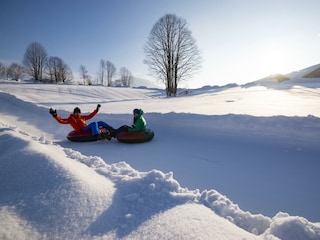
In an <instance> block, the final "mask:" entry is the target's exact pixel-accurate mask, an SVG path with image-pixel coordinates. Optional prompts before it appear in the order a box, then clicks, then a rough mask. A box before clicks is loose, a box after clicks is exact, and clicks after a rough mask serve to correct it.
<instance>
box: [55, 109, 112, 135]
mask: <svg viewBox="0 0 320 240" xmlns="http://www.w3.org/2000/svg"><path fill="white" fill-rule="evenodd" d="M100 107H101V105H100V104H98V105H97V108H96V109H95V110H94V111H93V112H92V113H90V114H89V115H81V110H80V108H78V107H76V108H75V109H74V110H73V113H71V114H70V115H69V117H68V118H61V117H60V116H59V115H58V114H57V110H55V109H52V108H50V110H49V113H50V114H51V115H52V116H53V117H54V118H55V119H56V120H57V122H58V123H61V124H70V125H71V126H72V127H73V129H74V130H75V131H79V130H91V134H92V136H98V138H100V139H101V138H104V137H105V138H107V139H108V140H110V139H111V136H110V131H111V130H113V127H111V126H110V125H109V124H107V123H105V122H103V121H99V122H92V123H90V124H89V125H88V124H87V122H86V120H89V119H91V118H93V117H94V116H95V115H96V114H97V113H98V111H99V109H100ZM99 127H103V128H106V129H108V130H109V132H107V133H100V129H99Z"/></svg>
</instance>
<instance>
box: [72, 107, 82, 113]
mask: <svg viewBox="0 0 320 240" xmlns="http://www.w3.org/2000/svg"><path fill="white" fill-rule="evenodd" d="M73 113H81V110H80V108H78V107H76V108H75V109H73Z"/></svg>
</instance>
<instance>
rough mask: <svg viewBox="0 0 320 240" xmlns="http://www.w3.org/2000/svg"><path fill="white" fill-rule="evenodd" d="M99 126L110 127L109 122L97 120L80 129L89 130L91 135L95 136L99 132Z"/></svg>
mask: <svg viewBox="0 0 320 240" xmlns="http://www.w3.org/2000/svg"><path fill="white" fill-rule="evenodd" d="M99 127H104V128H112V127H111V126H110V125H109V124H107V123H105V122H103V121H99V122H92V123H90V124H89V125H88V126H86V127H84V128H82V130H91V135H92V136H95V135H98V134H100V130H99Z"/></svg>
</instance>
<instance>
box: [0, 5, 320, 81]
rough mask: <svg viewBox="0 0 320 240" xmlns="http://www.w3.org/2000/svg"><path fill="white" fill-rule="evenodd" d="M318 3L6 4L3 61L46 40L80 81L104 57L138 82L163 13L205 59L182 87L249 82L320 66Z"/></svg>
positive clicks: (1, 23)
mask: <svg viewBox="0 0 320 240" xmlns="http://www.w3.org/2000/svg"><path fill="white" fill-rule="evenodd" d="M319 9H320V1H318V0H299V1H298V0H287V1H285V0H269V1H260V0H223V1H222V0H219V1H217V0H206V1H205V0H199V1H195V0H158V1H153V0H78V1H66V0H55V1H50V0H30V1H25V0H2V1H1V2H0V29H1V30H0V31H1V36H0V61H1V62H3V63H4V64H6V65H9V64H10V63H12V62H18V63H21V62H22V59H23V55H24V53H25V50H26V48H27V46H28V45H29V44H30V43H32V42H34V41H36V42H39V43H41V44H42V45H43V46H44V48H45V49H46V50H47V53H48V55H49V56H57V57H60V58H62V59H63V60H64V61H65V63H67V64H68V65H69V66H70V67H71V69H72V70H73V71H74V73H75V76H76V74H78V72H79V67H80V65H81V64H82V65H84V66H85V67H86V68H87V69H88V70H89V73H90V74H91V75H92V77H93V78H95V76H96V73H97V71H98V66H99V62H100V60H101V59H104V60H109V61H111V62H113V63H114V64H115V66H116V67H117V69H118V70H119V69H120V68H121V67H126V68H127V69H128V70H130V71H131V73H132V74H133V75H134V76H135V77H140V78H147V79H151V80H153V81H155V80H154V78H153V77H151V76H149V75H148V74H149V72H148V67H147V65H145V64H144V63H143V60H144V53H143V46H144V45H145V43H146V41H147V38H148V36H149V33H150V31H151V28H152V26H153V25H154V24H155V23H156V22H157V21H158V20H159V19H160V18H161V17H163V16H164V15H165V14H167V13H173V14H176V15H177V16H178V17H182V18H185V19H186V21H187V22H188V24H189V28H190V30H191V32H192V35H193V37H194V38H195V39H196V41H197V45H198V47H199V49H200V51H201V54H202V57H203V64H202V69H201V71H200V73H199V74H197V75H195V77H194V78H193V79H190V80H189V81H188V82H183V83H181V85H180V86H186V87H201V86H204V85H224V84H228V83H239V84H242V83H247V82H250V81H253V80H257V79H260V78H263V77H265V76H268V75H270V74H273V73H289V72H291V71H294V70H299V69H302V68H305V67H308V66H311V65H315V64H319V63H320V14H319Z"/></svg>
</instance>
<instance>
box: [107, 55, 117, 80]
mask: <svg viewBox="0 0 320 240" xmlns="http://www.w3.org/2000/svg"><path fill="white" fill-rule="evenodd" d="M106 69H107V80H108V86H111V85H112V78H113V76H114V74H115V73H116V71H117V69H116V67H115V66H114V64H113V63H112V62H110V61H106Z"/></svg>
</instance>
